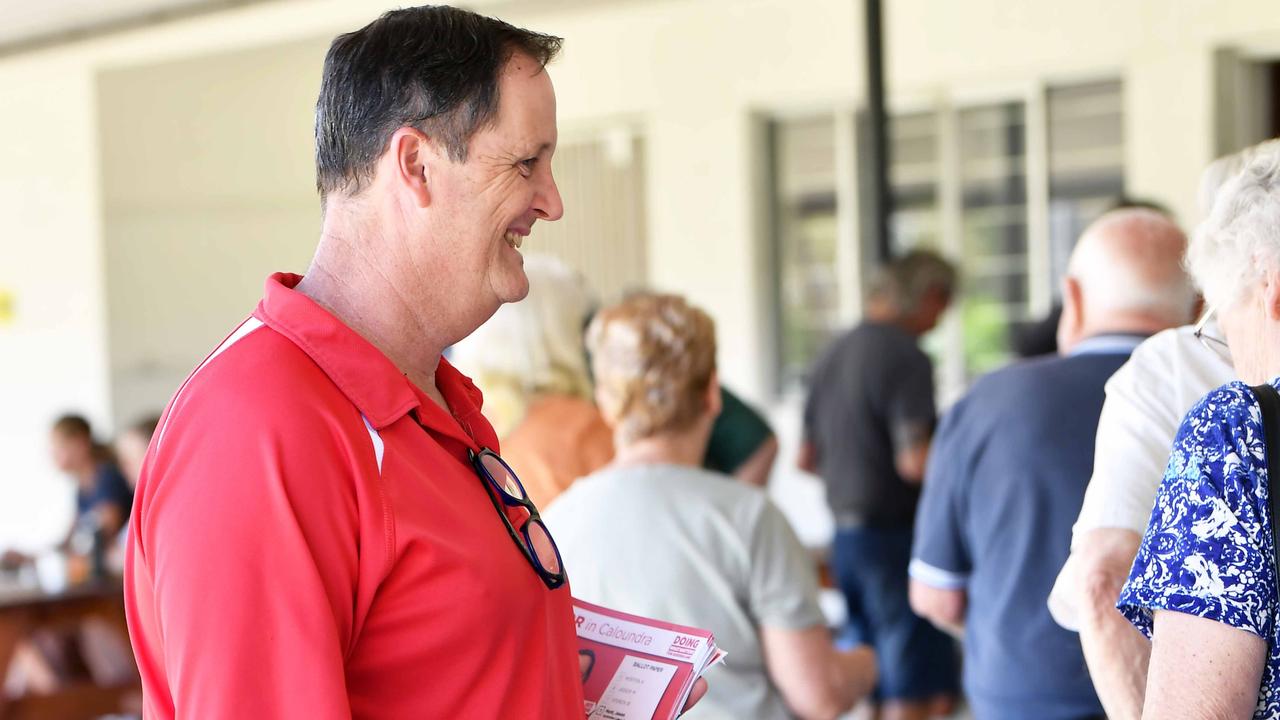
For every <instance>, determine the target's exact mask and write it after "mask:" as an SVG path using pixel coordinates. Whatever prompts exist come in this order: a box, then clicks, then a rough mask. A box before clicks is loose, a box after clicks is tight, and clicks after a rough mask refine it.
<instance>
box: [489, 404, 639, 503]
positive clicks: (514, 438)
mask: <svg viewBox="0 0 1280 720" xmlns="http://www.w3.org/2000/svg"><path fill="white" fill-rule="evenodd" d="M502 453H503V455H502V457H503V458H504V459H505V460H506V461H507V463H508V464H509V465H511V468H512V469H513V470H515V471H516V474H517V475H519V476H520V483H521V484H522V485H524V489H525V490H526V491H527V492H528V493H529V498H530V499H531V500H533V502H534V504H535V505H537V506H538V507H539V508H545V507H546V506H547V505H549V504H550V503H551V501H552V500H554V499H555V498H556V496H557V495H559V494H560V493H562V492H564V490H565V489H566V488H568V487H569V485H570V484H571V483H572V482H573V481H574V480H577V479H578V478H580V477H585V476H587V475H590V474H591V473H593V472H595V471H596V470H599V469H600V468H602V467H604V466H605V465H607V464H608V463H609V461H610V460H612V459H613V431H612V430H610V429H609V426H608V425H606V424H605V422H604V418H603V417H601V415H600V411H599V410H598V409H597V408H596V406H595V405H594V404H592V403H590V402H588V401H586V400H583V399H581V398H577V397H573V396H572V395H544V396H542V397H540V398H538V399H537V400H535V401H534V402H533V404H531V405H530V406H529V410H528V412H527V413H526V414H525V417H524V419H523V420H521V421H520V424H519V425H517V426H516V428H515V430H512V431H511V434H510V435H508V436H507V437H506V438H504V439H503V441H502Z"/></svg>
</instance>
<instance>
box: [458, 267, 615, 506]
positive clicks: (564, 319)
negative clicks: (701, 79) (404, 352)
mask: <svg viewBox="0 0 1280 720" xmlns="http://www.w3.org/2000/svg"><path fill="white" fill-rule="evenodd" d="M524 271H525V274H526V275H528V276H529V294H528V295H527V296H526V297H525V299H524V300H522V301H520V302H518V303H508V304H506V305H503V306H502V307H500V308H498V312H496V313H494V315H493V317H492V318H490V319H489V321H488V322H486V323H485V324H484V325H481V326H480V327H479V328H478V329H477V330H476V331H475V332H474V333H472V334H471V335H470V336H469V337H467V338H466V339H464V340H462V341H461V342H459V343H458V344H457V345H455V346H454V347H453V349H452V351H451V353H450V361H451V362H453V363H454V365H455V366H456V367H458V368H459V369H461V370H462V371H463V372H465V373H467V374H468V375H470V376H471V377H472V378H474V379H475V383H476V385H477V386H478V387H479V388H480V389H481V390H482V391H484V399H485V417H486V418H488V420H489V422H490V423H491V424H492V425H493V428H494V430H495V431H496V432H497V434H498V437H499V438H500V439H501V442H502V456H503V458H504V459H505V460H506V461H507V462H508V463H510V464H511V466H512V467H514V468H516V471H517V472H519V473H520V481H521V482H522V483H523V484H524V487H525V490H526V491H527V492H528V493H529V498H530V499H531V500H533V502H534V504H535V505H537V506H538V507H540V508H546V507H547V506H548V505H549V504H550V503H551V501H552V500H554V499H555V498H556V496H558V495H559V494H560V493H561V492H563V491H564V489H565V488H567V487H568V486H569V483H571V482H573V481H574V480H575V479H577V478H579V477H582V476H584V475H588V474H590V473H592V472H594V471H596V470H598V469H599V468H601V467H603V466H604V465H605V464H606V463H608V462H609V460H610V459H612V458H613V432H612V431H611V430H610V429H609V426H608V425H606V424H605V423H604V419H603V418H601V417H600V412H599V410H597V409H596V406H595V403H594V402H592V399H591V392H592V391H591V376H590V374H589V373H588V372H587V355H586V351H585V349H584V348H583V329H584V327H585V325H586V323H587V320H588V319H590V317H591V313H592V312H593V311H594V310H595V307H596V301H595V297H594V295H593V294H592V292H591V290H590V289H589V288H588V286H587V284H586V282H585V281H584V280H583V278H582V276H581V275H579V274H578V273H577V271H575V270H573V269H572V268H570V267H569V266H568V265H565V264H564V263H563V262H561V261H560V260H558V259H556V258H554V257H551V256H549V255H538V254H532V253H531V254H529V255H528V256H526V257H525V261H524Z"/></svg>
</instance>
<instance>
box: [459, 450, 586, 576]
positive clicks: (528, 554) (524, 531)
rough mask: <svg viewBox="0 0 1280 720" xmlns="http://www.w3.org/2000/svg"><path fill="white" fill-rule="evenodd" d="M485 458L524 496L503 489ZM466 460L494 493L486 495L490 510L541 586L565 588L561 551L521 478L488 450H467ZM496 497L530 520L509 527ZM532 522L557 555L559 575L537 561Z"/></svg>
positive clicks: (509, 523) (505, 514) (509, 521)
mask: <svg viewBox="0 0 1280 720" xmlns="http://www.w3.org/2000/svg"><path fill="white" fill-rule="evenodd" d="M486 456H488V457H492V458H493V459H494V460H497V461H498V462H499V463H501V464H502V467H504V468H506V471H507V475H508V476H509V477H510V478H511V479H512V480H514V481H515V483H516V485H517V486H518V487H519V488H520V494H521V495H522V496H523V497H516V496H514V495H512V494H511V493H509V492H507V489H506V487H504V486H503V485H502V484H501V483H499V482H498V480H497V478H495V477H494V476H493V474H492V473H490V472H489V469H488V468H486V467H485V466H484V458H485V457H486ZM467 457H468V458H470V460H471V467H472V468H474V469H475V471H476V474H477V475H479V476H480V479H481V480H483V481H485V482H486V483H488V484H489V487H490V488H492V490H493V492H487V493H485V494H486V495H488V496H489V502H491V503H493V509H494V510H495V511H497V513H498V517H499V518H501V519H502V524H503V525H504V526H506V528H507V534H508V535H510V536H511V541H512V542H514V543H515V544H516V547H518V548H519V549H520V552H521V553H522V554H523V555H524V558H525V560H527V561H529V565H530V566H532V567H533V570H534V572H536V573H537V574H538V577H539V578H541V579H542V582H543V584H544V585H546V586H547V589H549V590H555V589H556V588H558V587H560V586H562V585H564V584H565V581H566V580H567V576H566V575H565V572H564V559H563V558H562V557H560V548H559V547H558V546H557V545H556V540H555V538H553V537H551V530H549V529H548V528H547V525H546V523H544V522H542V515H540V514H539V513H538V507H537V506H536V505H534V504H533V501H532V500H530V499H529V492H528V491H527V490H525V489H524V483H522V482H520V476H518V475H516V473H515V471H514V470H512V469H511V466H510V465H508V464H507V461H506V460H503V459H502V456H501V455H499V454H498V453H496V452H494V451H492V450H490V449H489V448H482V449H481V450H480V452H478V453H477V452H475V451H474V450H470V449H468V450H467ZM499 498H501V500H502V502H503V504H504V505H507V506H509V507H521V508H524V509H525V511H526V512H528V513H529V519H527V520H525V521H524V523H523V524H522V525H521V526H520V527H519V528H517V527H516V526H514V525H512V524H511V520H510V519H508V518H507V513H506V512H504V511H503V509H502V507H501V506H499V505H498V499H499ZM534 523H537V524H538V525H539V526H541V527H542V532H543V533H545V534H546V536H547V541H548V542H550V543H551V551H552V552H554V553H555V554H556V564H557V565H559V566H560V572H552V571H550V570H548V569H546V568H545V567H543V565H542V560H541V559H539V558H538V553H537V552H536V551H535V550H534V549H533V538H532V537H530V535H529V526H530V525H532V524H534ZM521 538H523V540H522V539H521Z"/></svg>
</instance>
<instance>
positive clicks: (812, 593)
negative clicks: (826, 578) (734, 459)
mask: <svg viewBox="0 0 1280 720" xmlns="http://www.w3.org/2000/svg"><path fill="white" fill-rule="evenodd" d="M762 499H763V507H762V509H761V512H760V517H759V519H758V521H757V522H756V525H755V532H754V533H753V534H752V536H751V539H750V542H751V544H750V553H751V560H750V562H751V567H750V569H749V573H750V576H749V581H748V588H747V592H748V599H747V602H748V607H749V608H750V610H751V614H752V615H753V616H754V617H755V618H756V620H757V621H758V622H759V623H760V624H761V625H767V626H769V627H772V628H778V629H783V630H803V629H806V628H811V627H813V626H815V625H822V624H823V623H824V622H825V618H824V617H823V615H822V609H821V608H820V607H819V606H818V573H817V568H816V567H815V561H814V559H813V558H812V557H811V556H810V555H809V553H808V552H806V551H805V549H804V546H803V545H801V544H800V540H799V539H798V538H796V534H795V531H794V530H792V529H791V524H790V523H788V522H787V519H786V517H785V516H784V515H783V514H782V511H781V510H779V509H778V508H777V506H776V505H774V504H773V503H772V502H771V501H769V500H768V499H767V498H762Z"/></svg>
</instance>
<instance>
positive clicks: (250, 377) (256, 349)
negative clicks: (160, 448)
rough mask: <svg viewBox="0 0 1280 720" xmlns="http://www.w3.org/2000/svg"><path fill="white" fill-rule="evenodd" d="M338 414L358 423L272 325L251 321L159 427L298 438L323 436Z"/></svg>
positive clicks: (199, 373)
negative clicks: (322, 433)
mask: <svg viewBox="0 0 1280 720" xmlns="http://www.w3.org/2000/svg"><path fill="white" fill-rule="evenodd" d="M250 322H251V323H252V321H250ZM241 333H242V334H241ZM237 335H240V336H239V337H237ZM335 416H340V417H342V418H344V419H345V420H347V421H349V423H352V424H353V425H352V426H353V427H354V426H355V425H361V424H362V423H361V421H360V415H359V412H358V411H357V410H356V409H355V406H354V404H352V403H351V401H350V400H349V399H347V397H346V395H345V394H344V393H343V392H342V391H341V390H340V389H339V388H338V386H337V385H336V384H335V383H334V382H333V380H332V379H331V378H330V377H329V376H328V375H326V374H325V372H324V371H323V370H322V369H320V367H319V366H318V365H317V364H316V363H315V362H314V361H313V360H312V359H311V358H310V356H308V355H307V354H306V353H305V352H304V351H303V350H302V349H301V348H299V347H298V346H297V345H296V344H294V342H293V341H292V340H290V339H288V338H286V337H285V336H283V335H281V334H280V333H278V332H276V331H275V330H273V329H271V328H270V327H268V326H266V325H262V324H261V323H252V325H251V326H249V327H246V326H242V327H241V330H238V331H237V333H236V334H233V335H232V336H231V338H229V339H228V341H225V342H223V343H222V344H220V345H219V346H218V348H217V349H216V350H215V351H214V352H213V353H212V354H210V356H209V357H208V358H206V359H205V360H204V361H203V362H202V363H201V364H200V365H199V366H197V367H196V369H195V370H194V371H192V373H191V375H190V376H188V378H187V380H186V382H184V383H183V384H182V386H181V387H179V389H178V391H177V393H176V394H175V395H174V398H173V400H172V401H171V402H170V406H169V409H168V411H167V412H166V415H165V423H164V427H163V430H164V432H165V433H166V435H168V434H171V433H173V432H174V431H175V429H181V428H191V429H194V430H195V431H196V432H199V433H201V434H203V435H207V436H210V437H212V436H214V435H222V436H233V435H242V434H263V433H267V434H271V433H274V434H277V435H282V436H289V437H303V436H305V435H306V433H307V432H309V431H315V432H326V430H325V428H326V426H327V425H328V424H329V423H330V422H331V421H332V419H333V418H334V417H335Z"/></svg>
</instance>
